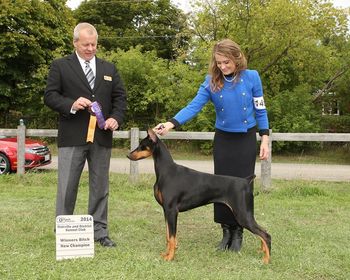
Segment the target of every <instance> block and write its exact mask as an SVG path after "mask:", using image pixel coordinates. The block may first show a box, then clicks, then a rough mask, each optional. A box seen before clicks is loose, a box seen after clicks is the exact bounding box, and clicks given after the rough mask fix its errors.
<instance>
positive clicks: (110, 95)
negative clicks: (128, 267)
mask: <svg viewBox="0 0 350 280" xmlns="http://www.w3.org/2000/svg"><path fill="white" fill-rule="evenodd" d="M97 38H98V34H97V31H96V29H95V27H94V26H92V25H91V24H89V23H79V24H78V25H77V26H76V27H75V28H74V34H73V44H74V48H75V52H74V53H73V54H72V55H69V56H67V57H64V58H61V59H57V60H55V61H53V62H52V64H51V68H50V72H49V75H48V79H47V86H46V90H45V94H44V103H45V104H46V105H47V106H48V107H50V108H51V109H52V110H54V111H57V112H58V113H59V124H58V139H57V145H58V187H57V198H56V216H58V215H72V214H73V212H74V208H75V202H76V198H77V193H78V185H79V180H80V176H81V173H82V170H83V167H84V165H85V161H87V163H88V169H89V202H88V214H90V215H92V216H93V218H94V238H95V241H98V242H100V244H101V245H102V246H105V247H114V246H115V245H116V244H115V242H113V241H112V240H111V239H110V238H109V236H108V227H107V208H108V193H109V164H110V157H111V148H112V140H113V137H112V136H113V131H114V130H116V129H118V127H120V125H121V123H122V121H123V118H124V113H125V110H126V93H125V89H124V85H123V82H122V80H121V78H120V76H119V74H118V72H117V70H116V68H115V66H114V65H113V64H111V63H109V62H106V61H104V60H101V59H99V58H97V57H96V50H97ZM95 101H97V102H98V107H99V108H100V110H101V111H102V115H103V117H102V118H103V119H104V120H105V123H104V125H103V126H102V127H99V125H98V124H100V121H101V115H97V113H96V116H95V115H94V114H93V113H92V111H94V112H96V109H95V110H94V109H93V108H91V106H92V102H95ZM94 104H95V105H96V103H94ZM96 118H97V119H96ZM102 123H103V120H102Z"/></svg>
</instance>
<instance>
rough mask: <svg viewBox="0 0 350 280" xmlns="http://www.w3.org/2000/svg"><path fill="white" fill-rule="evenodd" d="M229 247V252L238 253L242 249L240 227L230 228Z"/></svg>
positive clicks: (241, 230) (241, 229) (241, 231)
mask: <svg viewBox="0 0 350 280" xmlns="http://www.w3.org/2000/svg"><path fill="white" fill-rule="evenodd" d="M230 231H231V245H230V246H229V248H228V249H229V250H231V251H235V252H239V251H240V250H241V247H242V240H243V228H242V227H241V226H238V225H237V226H234V227H231V229H230Z"/></svg>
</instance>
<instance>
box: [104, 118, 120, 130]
mask: <svg viewBox="0 0 350 280" xmlns="http://www.w3.org/2000/svg"><path fill="white" fill-rule="evenodd" d="M118 127H119V124H118V122H117V121H116V120H115V119H113V118H108V119H107V120H106V122H105V130H107V129H110V130H112V131H114V130H116V129H118Z"/></svg>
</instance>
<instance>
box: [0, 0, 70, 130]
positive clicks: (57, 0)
mask: <svg viewBox="0 0 350 280" xmlns="http://www.w3.org/2000/svg"><path fill="white" fill-rule="evenodd" d="M0 7H1V9H0V34H1V36H0V54H1V56H0V99H1V103H0V122H1V125H2V126H5V127H7V126H13V125H17V121H16V122H15V123H13V122H12V120H11V118H10V115H11V113H13V112H14V113H16V114H15V115H16V117H18V118H19V117H23V116H24V117H29V118H38V115H40V112H41V111H42V110H45V109H43V105H42V102H41V98H42V95H43V91H44V87H45V82H46V79H45V77H46V75H47V72H48V65H49V64H50V62H51V60H52V59H53V58H54V57H55V56H57V55H58V54H62V53H65V52H67V50H68V49H69V47H68V46H70V45H71V35H70V34H71V33H72V26H73V18H72V16H71V12H70V10H69V9H68V8H66V7H65V1H62V0H51V1H45V2H43V1H39V0H31V1H28V0H16V1H11V0H3V1H1V4H0Z"/></svg>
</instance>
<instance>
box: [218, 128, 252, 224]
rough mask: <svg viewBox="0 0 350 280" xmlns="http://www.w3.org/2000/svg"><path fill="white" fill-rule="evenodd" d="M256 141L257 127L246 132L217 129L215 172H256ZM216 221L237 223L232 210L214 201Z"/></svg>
mask: <svg viewBox="0 0 350 280" xmlns="http://www.w3.org/2000/svg"><path fill="white" fill-rule="evenodd" d="M256 143H257V139H256V128H255V127H254V128H251V129H249V130H248V131H247V132H246V133H244V132H242V133H236V132H225V131H222V130H218V129H216V131H215V136H214V149H213V156H214V173H215V174H218V175H228V176H235V177H241V178H247V177H249V176H251V175H253V174H255V160H256ZM252 184H253V183H252ZM214 221H215V222H216V223H221V224H230V225H237V222H236V219H235V217H234V215H233V213H232V212H231V210H230V209H229V208H228V207H227V206H226V205H224V204H221V203H214Z"/></svg>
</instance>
